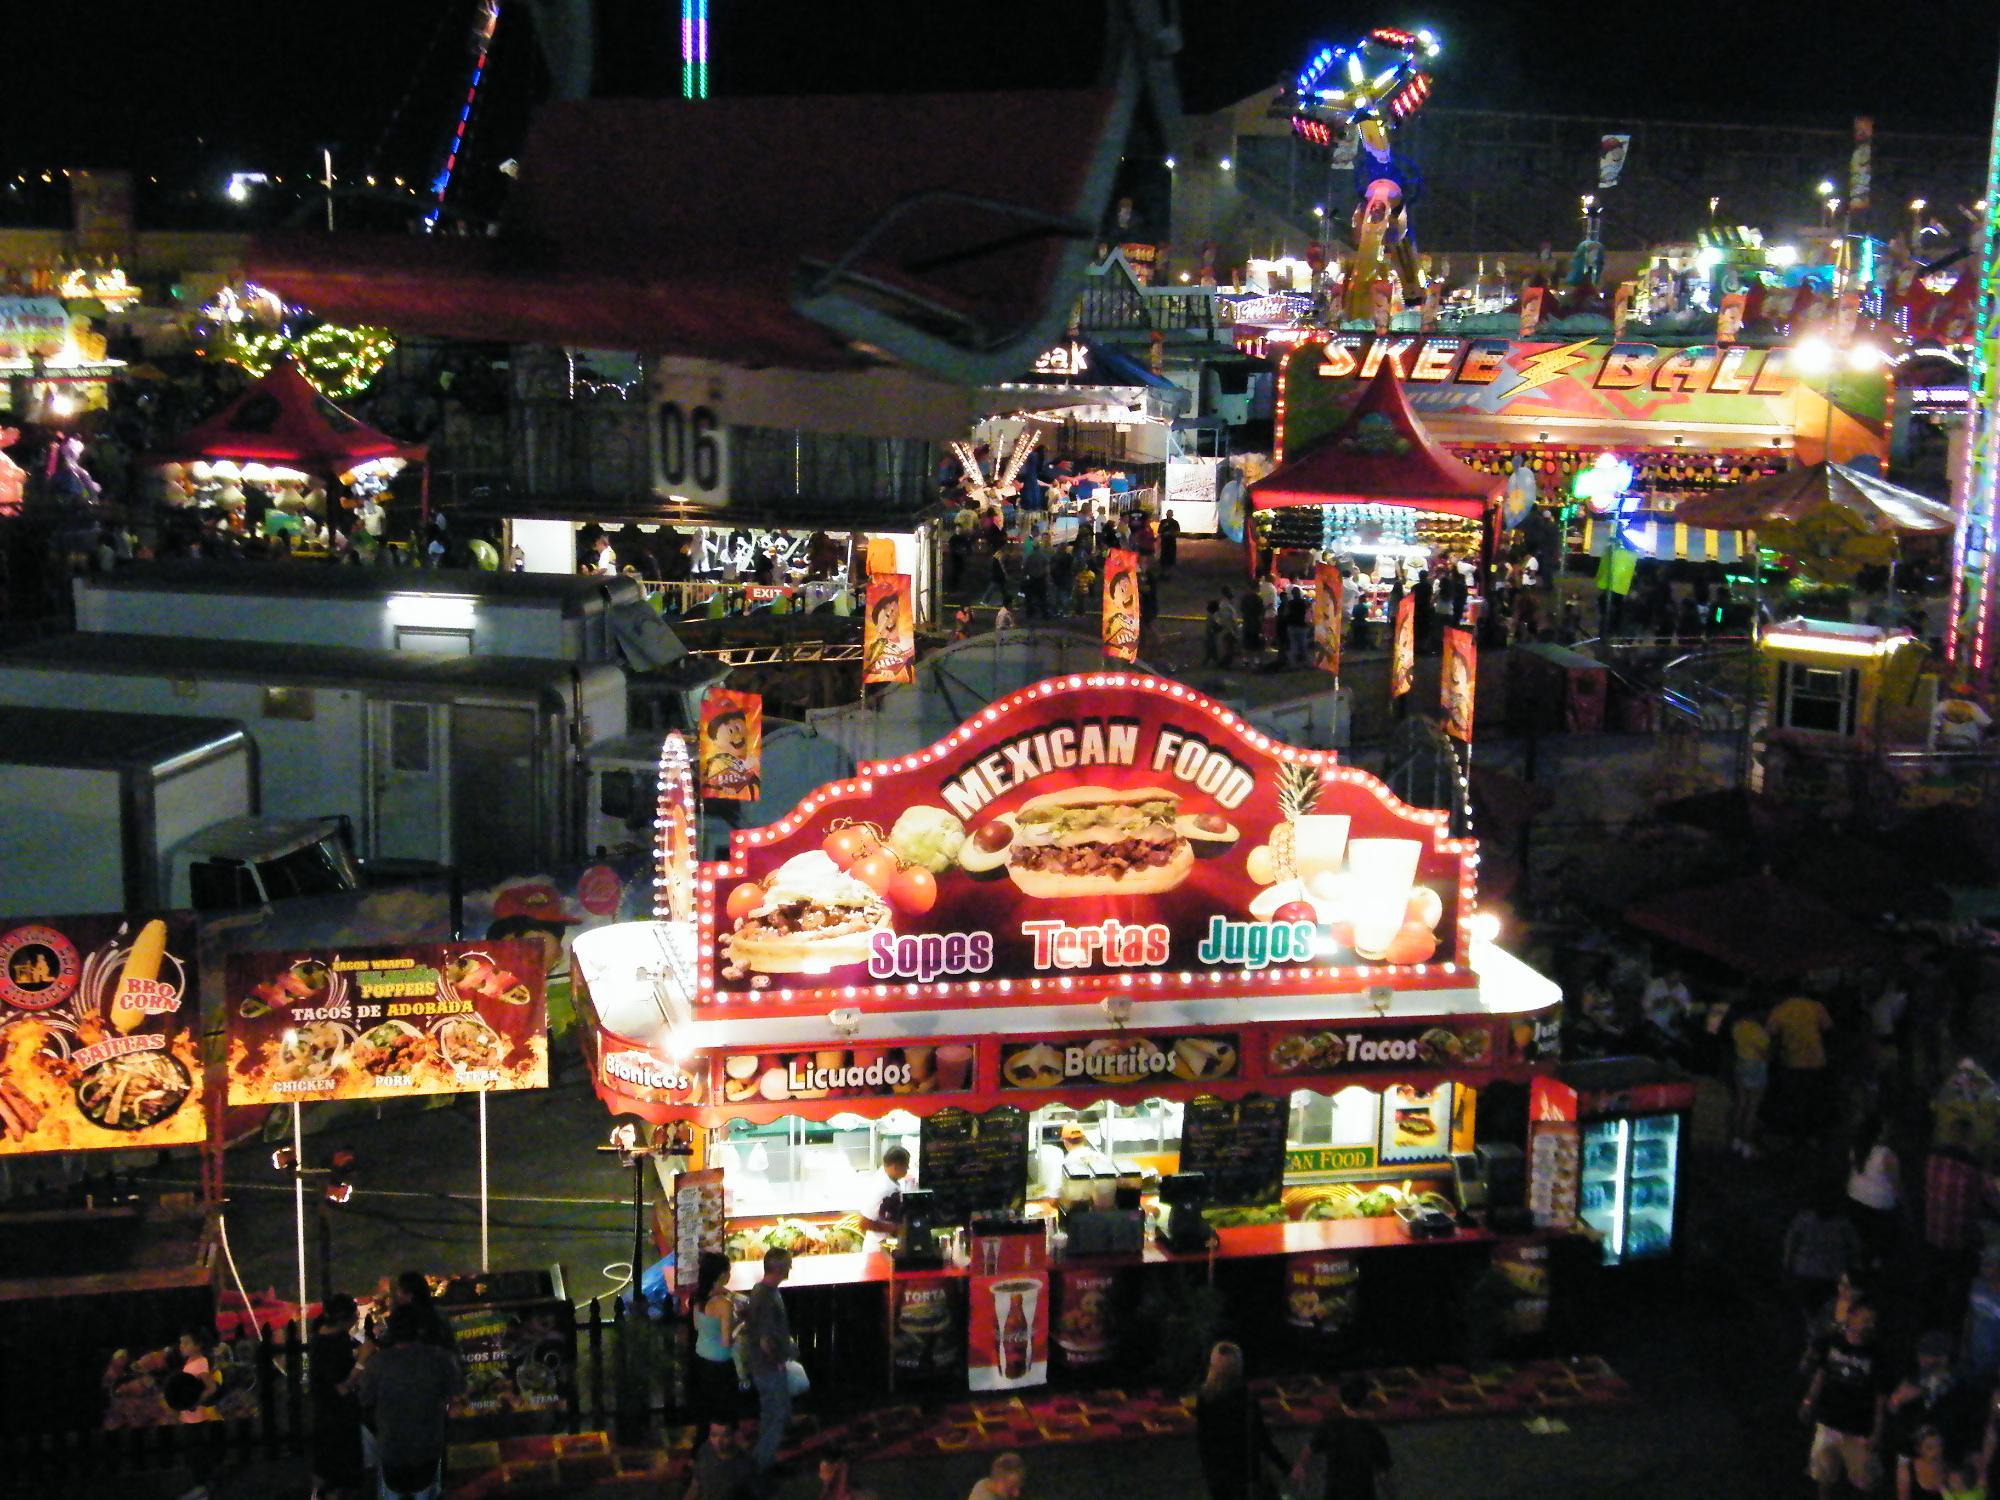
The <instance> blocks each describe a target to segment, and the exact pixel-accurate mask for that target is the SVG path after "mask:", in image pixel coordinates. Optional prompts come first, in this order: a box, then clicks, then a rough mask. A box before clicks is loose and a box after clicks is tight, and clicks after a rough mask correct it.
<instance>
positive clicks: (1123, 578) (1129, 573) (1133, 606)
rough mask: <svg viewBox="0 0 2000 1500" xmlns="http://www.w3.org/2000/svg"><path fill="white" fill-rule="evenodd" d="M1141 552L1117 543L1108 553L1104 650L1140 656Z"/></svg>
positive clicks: (1128, 658) (1125, 658) (1110, 653)
mask: <svg viewBox="0 0 2000 1500" xmlns="http://www.w3.org/2000/svg"><path fill="white" fill-rule="evenodd" d="M1141 623H1142V621H1141V619H1140V615H1139V554H1138V553H1136V552H1128V551H1127V550H1125V549H1124V548H1122V547H1113V548H1112V549H1111V550H1110V551H1109V552H1107V553H1105V554H1104V620H1103V634H1104V654H1105V655H1106V656H1115V657H1116V658H1118V660H1120V661H1137V660H1138V659H1139V629H1140V625H1141Z"/></svg>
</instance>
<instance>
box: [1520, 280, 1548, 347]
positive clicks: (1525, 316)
mask: <svg viewBox="0 0 2000 1500" xmlns="http://www.w3.org/2000/svg"><path fill="white" fill-rule="evenodd" d="M1543 295H1544V291H1543V289H1542V288H1541V287H1538V286H1530V287H1523V288H1522V289H1521V337H1522V338H1524V339H1531V338H1533V337H1534V336H1535V330H1536V329H1537V328H1539V327H1540V326H1541V322H1542V297H1543Z"/></svg>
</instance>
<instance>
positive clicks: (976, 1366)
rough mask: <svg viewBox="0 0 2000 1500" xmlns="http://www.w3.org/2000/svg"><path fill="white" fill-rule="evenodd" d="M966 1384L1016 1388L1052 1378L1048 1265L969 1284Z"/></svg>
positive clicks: (977, 1388) (971, 1280)
mask: <svg viewBox="0 0 2000 1500" xmlns="http://www.w3.org/2000/svg"><path fill="white" fill-rule="evenodd" d="M966 1307H967V1312H966V1322H967V1325H968V1333H967V1338H966V1351H965V1366H966V1369H965V1375H966V1384H967V1385H968V1386H969V1387H970V1388H971V1389H973V1390H975V1391H1011V1390H1018V1389H1020V1388H1021V1387H1023V1386H1031V1385H1046V1384H1047V1383H1048V1379H1049V1273H1048V1270H1047V1268H1046V1267H1040V1268H1037V1269H1034V1270H1027V1271H1017V1272H1014V1273H1013V1274H1011V1275H1002V1276H973V1277H971V1278H969V1279H968V1280H967V1282H966Z"/></svg>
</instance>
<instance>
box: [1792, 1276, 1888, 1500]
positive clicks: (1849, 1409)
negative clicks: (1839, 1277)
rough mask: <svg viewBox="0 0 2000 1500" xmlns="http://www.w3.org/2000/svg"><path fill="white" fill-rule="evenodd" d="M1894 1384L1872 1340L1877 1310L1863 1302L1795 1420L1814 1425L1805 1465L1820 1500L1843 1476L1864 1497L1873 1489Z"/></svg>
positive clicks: (1830, 1344) (1830, 1347) (1824, 1360)
mask: <svg viewBox="0 0 2000 1500" xmlns="http://www.w3.org/2000/svg"><path fill="white" fill-rule="evenodd" d="M1893 1384H1894V1382H1893V1380H1892V1378H1891V1377H1890V1374H1889V1363H1888V1361H1887V1360H1886V1359H1885V1358H1884V1357H1883V1355H1882V1351H1881V1349H1880V1348H1878V1347H1877V1345H1876V1342H1875V1309H1874V1308H1872V1307H1869V1306H1868V1305H1866V1304H1865V1303H1863V1304H1858V1305H1856V1306H1854V1307H1851V1308H1849V1309H1848V1313H1847V1319H1846V1321H1845V1323H1843V1324H1842V1326H1841V1330H1840V1332H1839V1333H1837V1334H1835V1335H1834V1336H1833V1337H1832V1338H1831V1339H1829V1340H1828V1341H1827V1345H1826V1348H1825V1350H1824V1351H1823V1352H1822V1353H1821V1354H1820V1357H1819V1360H1818V1363H1817V1365H1816V1367H1815V1368H1814V1371H1813V1378H1812V1384H1811V1386H1809V1387H1808V1388H1807V1390H1806V1398H1805V1400H1804V1401H1803V1402H1801V1403H1800V1405H1799V1420H1801V1421H1802V1422H1806V1423H1809V1424H1810V1425H1811V1426H1812V1429H1813V1443H1812V1457H1811V1460H1810V1461H1809V1463H1808V1465H1807V1468H1808V1471H1809V1472H1810V1473H1811V1475H1812V1477H1813V1481H1814V1482H1815V1483H1816V1484H1817V1485H1818V1486H1819V1492H1820V1495H1821V1497H1822V1500H1831V1497H1832V1496H1833V1495H1835V1494H1836V1493H1838V1492H1839V1489H1840V1482H1841V1480H1842V1479H1843V1478H1845V1479H1846V1480H1847V1482H1848V1483H1849V1484H1851V1485H1853V1486H1854V1488H1855V1489H1857V1490H1859V1491H1860V1492H1861V1493H1863V1494H1864V1495H1865V1494H1868V1493H1870V1492H1872V1491H1873V1490H1874V1488H1875V1484H1876V1481H1877V1479H1878V1478H1879V1477H1880V1463H1881V1458H1880V1455H1881V1452H1882V1435H1883V1429H1884V1427H1885V1426H1886V1424H1887V1422H1888V1418H1889V1389H1890V1387H1891V1385H1893Z"/></svg>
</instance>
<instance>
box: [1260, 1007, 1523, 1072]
mask: <svg viewBox="0 0 2000 1500" xmlns="http://www.w3.org/2000/svg"><path fill="white" fill-rule="evenodd" d="M1499 1024H1502V1023H1497V1022H1494V1021H1488V1020H1475V1019H1471V1018H1468V1019H1466V1020H1462V1021H1453V1022H1449V1023H1433V1022H1404V1023H1400V1024H1389V1025H1375V1026H1364V1025H1362V1024H1361V1023H1359V1022H1348V1021H1334V1022H1326V1023H1322V1024H1320V1025H1315V1026H1296V1027H1293V1026H1274V1027H1272V1028H1271V1029H1270V1032H1269V1046H1270V1051H1269V1052H1268V1054H1267V1057H1268V1066H1269V1068H1270V1072H1271V1076H1272V1077H1274V1078H1297V1077H1303V1076H1306V1075H1309V1074H1315V1073H1372V1072H1378V1071H1381V1070H1384V1069H1387V1070H1390V1071H1400V1072H1411V1071H1426V1070H1436V1071H1440V1072H1451V1071H1456V1070H1458V1069H1461V1068H1489V1067H1491V1066H1493V1065H1494V1064H1495V1063H1498V1062H1499V1061H1501V1060H1502V1056H1503V1048H1502V1046H1501V1042H1500V1038H1499V1037H1497V1036H1496V1035H1495V1028H1496V1026H1498V1025H1499Z"/></svg>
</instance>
